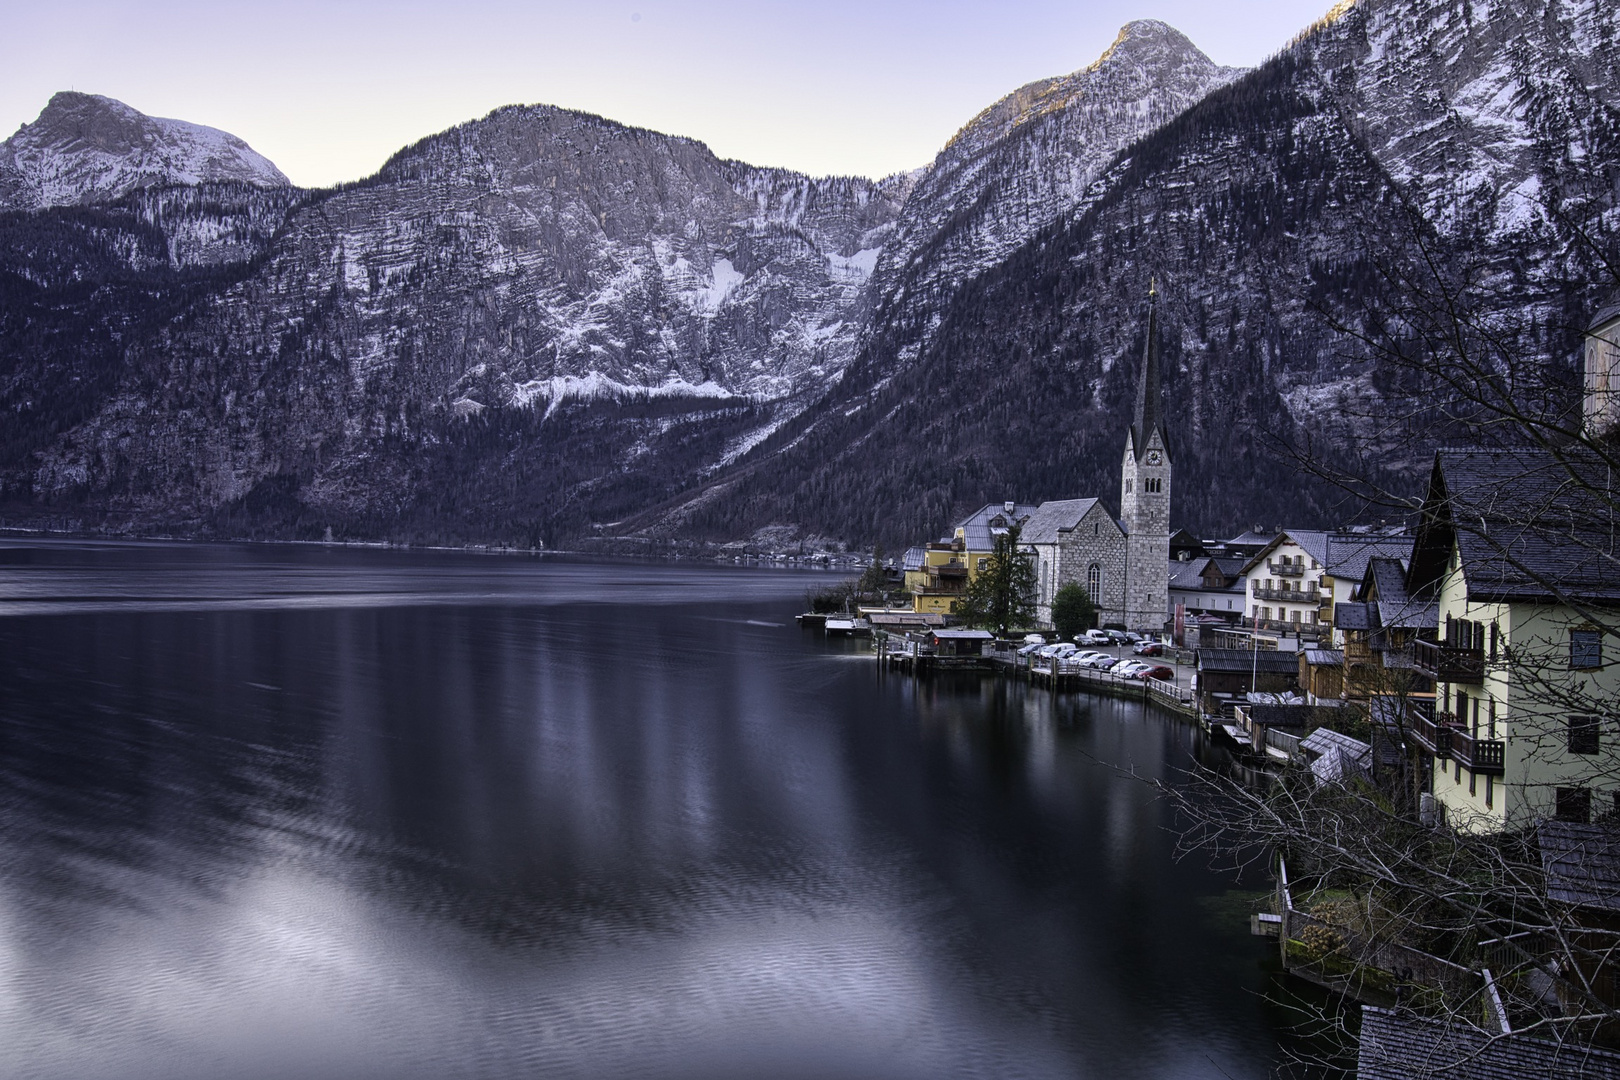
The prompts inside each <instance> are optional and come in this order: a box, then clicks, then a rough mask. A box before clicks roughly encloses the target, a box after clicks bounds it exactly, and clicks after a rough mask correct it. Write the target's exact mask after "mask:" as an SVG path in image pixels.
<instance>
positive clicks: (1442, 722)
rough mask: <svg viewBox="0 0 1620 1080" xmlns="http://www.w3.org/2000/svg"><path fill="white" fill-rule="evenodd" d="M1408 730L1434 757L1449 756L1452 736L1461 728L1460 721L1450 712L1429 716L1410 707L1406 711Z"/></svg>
mask: <svg viewBox="0 0 1620 1080" xmlns="http://www.w3.org/2000/svg"><path fill="white" fill-rule="evenodd" d="M1407 719H1408V721H1409V723H1410V728H1409V730H1410V731H1411V733H1412V737H1413V738H1415V739H1416V740H1417V741H1418V744H1419V745H1420V746H1422V747H1423V749H1425V750H1427V751H1428V752H1429V753H1431V754H1433V755H1434V756H1435V757H1450V756H1451V744H1452V737H1453V736H1455V735H1457V734H1458V733H1460V732H1461V731H1462V730H1463V726H1462V722H1461V721H1459V720H1458V719H1457V718H1456V717H1455V716H1453V715H1452V714H1451V713H1440V714H1439V715H1438V716H1430V715H1428V714H1427V713H1425V712H1421V711H1419V710H1416V709H1410V710H1408V712H1407Z"/></svg>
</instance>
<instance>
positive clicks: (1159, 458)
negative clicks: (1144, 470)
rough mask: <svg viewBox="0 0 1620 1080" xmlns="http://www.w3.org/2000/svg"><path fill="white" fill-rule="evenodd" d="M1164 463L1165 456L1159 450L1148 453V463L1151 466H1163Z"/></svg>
mask: <svg viewBox="0 0 1620 1080" xmlns="http://www.w3.org/2000/svg"><path fill="white" fill-rule="evenodd" d="M1163 461H1164V455H1163V454H1161V453H1159V452H1158V451H1157V450H1149V451H1148V458H1147V463H1148V464H1149V465H1159V464H1162V463H1163Z"/></svg>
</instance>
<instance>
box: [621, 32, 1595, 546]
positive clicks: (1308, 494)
mask: <svg viewBox="0 0 1620 1080" xmlns="http://www.w3.org/2000/svg"><path fill="white" fill-rule="evenodd" d="M1617 39H1620V7H1617V6H1615V5H1614V4H1612V3H1608V2H1606V0H1566V2H1556V0H1533V2H1531V3H1523V4H1512V5H1510V4H1504V3H1486V2H1484V0H1474V2H1458V0H1362V2H1360V3H1355V4H1350V3H1346V4H1341V5H1339V6H1338V7H1337V8H1335V9H1334V10H1333V11H1332V12H1330V13H1329V14H1328V16H1327V17H1326V18H1324V19H1323V20H1322V21H1321V22H1320V23H1318V24H1317V25H1316V26H1314V27H1312V28H1311V29H1310V30H1309V31H1308V32H1306V33H1305V34H1303V35H1301V37H1300V38H1299V39H1298V40H1297V41H1296V42H1295V43H1294V44H1293V45H1292V46H1291V47H1290V48H1288V49H1286V50H1285V51H1284V52H1283V53H1281V54H1280V55H1278V56H1277V57H1275V58H1273V59H1272V60H1271V61H1269V62H1267V63H1266V64H1265V65H1263V66H1262V67H1261V68H1259V69H1257V70H1255V71H1254V72H1251V73H1249V74H1247V75H1244V76H1242V77H1240V78H1238V79H1235V80H1232V81H1227V80H1226V79H1225V77H1224V76H1209V77H1211V78H1212V80H1213V81H1215V82H1216V83H1217V85H1215V86H1214V88H1213V89H1211V90H1210V91H1209V92H1208V93H1207V94H1205V95H1203V96H1202V97H1200V98H1199V99H1198V100H1197V101H1195V102H1193V103H1191V104H1190V105H1189V106H1188V107H1187V108H1185V109H1184V110H1182V111H1180V112H1179V113H1178V114H1177V115H1175V116H1173V117H1171V118H1169V119H1168V120H1167V122H1165V123H1163V124H1162V125H1160V126H1157V127H1156V128H1154V129H1153V130H1151V131H1147V132H1145V133H1142V134H1141V136H1140V137H1139V138H1137V139H1135V140H1134V141H1132V142H1130V143H1129V144H1128V145H1123V146H1121V147H1120V149H1119V152H1118V153H1116V154H1113V155H1112V156H1111V157H1110V158H1109V159H1108V160H1107V161H1106V162H1105V163H1104V165H1103V166H1102V167H1101V168H1100V169H1099V170H1098V171H1097V172H1096V173H1095V174H1094V176H1093V178H1092V179H1091V181H1090V183H1089V185H1088V187H1087V188H1086V189H1085V190H1084V191H1083V193H1081V195H1080V197H1079V198H1077V199H1075V200H1074V201H1073V203H1072V204H1071V205H1070V207H1069V208H1068V209H1067V210H1066V211H1064V212H1062V213H1061V214H1059V215H1057V216H1056V218H1055V220H1051V221H1049V222H1047V223H1045V227H1037V228H1036V229H1034V230H1032V231H1030V232H1028V233H1025V234H1023V235H1024V236H1026V237H1027V239H1026V240H1025V241H1024V242H1023V243H1021V244H1020V245H1019V246H1017V247H1016V248H1014V249H1013V250H1012V251H1011V252H1010V253H1001V254H999V255H997V256H993V257H991V258H988V259H984V260H982V261H976V260H975V259H973V258H971V257H965V256H963V255H961V254H960V252H961V251H962V250H974V245H971V244H963V245H962V246H961V248H957V247H953V245H952V244H951V243H949V242H948V241H947V242H940V241H937V240H931V241H930V242H929V243H927V244H924V245H921V246H920V247H918V248H917V249H916V251H917V253H916V254H914V255H909V256H908V257H909V259H910V272H909V278H901V279H899V280H900V281H901V284H902V285H904V283H905V282H906V281H907V280H909V281H917V282H933V283H935V284H933V285H931V286H930V287H928V288H909V289H902V288H899V287H892V286H890V284H889V280H888V279H887V278H886V277H885V276H884V272H885V267H883V266H880V269H879V284H880V285H883V286H886V287H891V288H892V292H891V293H890V294H889V295H888V296H887V297H886V298H885V302H884V303H882V304H881V305H879V306H878V307H877V308H876V310H875V313H874V317H873V320H872V322H871V324H870V325H869V327H868V329H867V332H866V336H865V337H864V338H863V347H862V351H861V353H860V354H859V355H858V356H857V359H856V360H855V362H854V363H853V364H852V366H851V367H850V368H848V369H846V375H845V377H844V378H843V379H842V380H840V382H839V383H838V384H837V385H836V386H835V387H834V388H833V390H832V391H831V392H830V393H829V395H828V397H827V399H826V400H825V401H824V402H822V403H820V404H819V405H818V406H817V407H816V408H815V409H813V410H810V411H809V412H807V413H806V414H805V415H804V416H803V417H802V418H801V419H800V420H799V421H798V422H797V423H795V424H794V425H791V426H789V427H786V428H784V429H783V431H782V432H781V433H780V435H779V436H778V437H777V439H776V440H775V441H774V442H773V443H772V444H770V445H768V446H766V447H763V448H762V449H763V450H767V451H773V456H771V457H770V458H767V459H762V460H760V461H758V462H757V463H753V467H751V468H750V469H748V470H747V471H745V472H739V473H737V474H736V475H735V476H722V477H721V478H720V479H719V481H718V482H717V483H716V484H715V485H714V488H715V489H718V490H713V489H703V491H702V495H701V497H699V498H695V499H693V500H692V503H691V506H692V509H691V511H690V512H687V511H686V510H684V509H678V510H670V511H664V512H661V513H660V514H655V515H648V516H646V517H645V518H643V519H640V520H638V521H637V522H635V523H634V524H635V525H636V526H637V527H641V528H646V529H648V530H650V531H652V532H653V533H655V534H656V533H657V532H658V531H659V530H660V529H667V528H670V527H672V526H673V527H675V528H677V529H679V530H685V531H687V532H689V533H695V534H697V535H706V536H711V537H717V538H718V537H728V536H738V535H741V536H746V535H749V534H750V533H751V532H752V531H754V530H757V529H761V528H769V529H772V530H774V532H776V533H779V532H780V530H781V529H783V528H787V527H798V528H802V529H804V530H806V531H808V532H813V533H818V534H822V535H834V536H851V537H859V538H863V539H864V538H870V537H881V538H883V539H884V540H885V542H887V543H890V544H893V543H895V542H898V541H903V540H905V539H906V538H907V537H909V538H912V539H915V538H916V537H918V536H928V535H936V534H937V533H938V532H939V531H941V530H942V529H943V527H944V526H945V524H946V522H948V521H949V520H950V517H951V515H952V514H953V513H955V512H957V511H959V510H960V509H961V508H962V507H965V506H975V505H983V504H984V503H985V502H987V501H991V500H995V499H1002V498H1016V499H1019V500H1020V501H1039V500H1041V499H1045V498H1055V497H1067V496H1073V495H1075V494H1092V493H1098V494H1103V495H1105V496H1106V495H1108V494H1109V493H1111V492H1112V491H1114V490H1116V485H1117V482H1118V481H1117V466H1118V454H1119V446H1120V439H1121V437H1122V436H1121V432H1122V430H1123V429H1122V426H1121V424H1122V421H1121V419H1120V418H1121V417H1123V416H1125V415H1128V409H1129V404H1130V393H1131V388H1132V385H1133V384H1132V382H1131V373H1132V371H1133V369H1134V358H1135V357H1137V356H1140V354H1141V349H1142V339H1141V333H1142V323H1143V315H1142V311H1143V307H1142V305H1143V298H1144V297H1145V296H1146V293H1147V288H1148V283H1149V279H1150V278H1151V277H1153V276H1157V277H1158V280H1159V290H1160V294H1161V297H1162V300H1161V305H1160V326H1161V329H1162V332H1163V347H1164V352H1165V356H1166V360H1167V371H1166V382H1165V385H1166V392H1167V394H1168V396H1169V399H1170V407H1169V410H1168V415H1169V416H1170V417H1171V418H1172V422H1173V424H1174V428H1173V430H1172V433H1171V434H1172V440H1171V441H1172V446H1173V447H1174V448H1175V450H1176V451H1177V463H1178V464H1177V467H1178V480H1177V487H1176V491H1177V494H1176V505H1175V507H1174V513H1175V515H1176V517H1177V519H1178V521H1180V522H1181V523H1184V524H1187V525H1189V526H1191V527H1193V528H1209V529H1225V528H1237V527H1241V526H1244V525H1248V524H1252V523H1253V522H1255V521H1265V522H1266V523H1267V524H1276V523H1277V522H1279V521H1282V520H1285V519H1286V520H1293V521H1298V520H1302V519H1308V518H1310V517H1312V515H1320V519H1321V520H1323V521H1330V520H1334V519H1335V516H1336V515H1338V514H1342V513H1344V512H1346V511H1345V508H1344V507H1343V506H1338V505H1330V503H1331V497H1332V494H1333V493H1332V492H1330V491H1326V490H1325V489H1320V490H1313V489H1312V486H1311V482H1310V478H1309V477H1307V476H1304V475H1302V474H1301V470H1300V468H1299V467H1298V465H1297V464H1294V463H1291V462H1290V461H1288V460H1287V459H1286V458H1285V457H1282V456H1280V454H1279V450H1278V445H1277V444H1278V442H1279V441H1287V442H1291V443H1293V444H1294V445H1306V444H1310V445H1312V446H1314V447H1316V448H1317V452H1322V449H1321V448H1323V447H1327V448H1329V450H1330V452H1332V453H1337V454H1342V455H1343V460H1344V462H1345V465H1346V467H1352V468H1357V469H1365V468H1368V467H1377V466H1378V465H1380V464H1381V465H1383V466H1386V467H1389V468H1392V469H1395V470H1397V475H1396V478H1395V480H1394V481H1393V482H1396V483H1398V482H1399V480H1398V476H1399V475H1404V474H1407V473H1411V471H1412V465H1413V463H1412V461H1411V460H1409V459H1405V460H1403V459H1401V458H1399V457H1395V456H1392V455H1394V454H1395V453H1396V451H1397V449H1399V450H1401V451H1404V452H1406V453H1413V452H1416V453H1418V454H1419V455H1421V450H1422V448H1421V445H1407V446H1404V447H1399V448H1397V447H1395V446H1393V445H1391V444H1389V443H1388V442H1386V441H1381V440H1384V439H1385V436H1384V434H1383V431H1384V429H1385V420H1384V419H1382V418H1381V417H1382V416H1383V415H1387V413H1388V412H1397V413H1398V412H1400V411H1402V410H1403V409H1406V408H1408V407H1409V404H1410V403H1409V402H1408V401H1406V400H1405V399H1403V398H1402V397H1401V393H1402V390H1401V386H1402V384H1401V382H1400V380H1399V379H1394V378H1386V379H1380V378H1379V377H1378V373H1377V372H1376V371H1374V370H1373V369H1372V368H1370V367H1369V366H1368V365H1365V364H1360V363H1357V362H1356V360H1355V353H1356V348H1355V344H1354V342H1353V341H1351V340H1349V339H1346V338H1344V337H1342V336H1340V335H1338V334H1335V333H1334V332H1333V331H1332V329H1331V327H1330V325H1329V324H1328V321H1327V320H1326V319H1325V318H1324V317H1323V312H1324V310H1326V311H1331V312H1333V313H1334V314H1335V315H1336V316H1337V317H1339V318H1341V319H1343V320H1345V321H1347V322H1350V323H1352V324H1354V323H1356V322H1358V321H1361V320H1365V319H1368V318H1369V317H1372V316H1376V315H1379V314H1380V313H1382V314H1383V315H1385V316H1387V315H1388V314H1389V313H1390V312H1392V311H1398V310H1399V308H1400V307H1401V305H1402V304H1403V303H1404V302H1405V301H1406V299H1407V298H1405V297H1402V296H1401V295H1399V293H1400V290H1398V289H1395V288H1394V287H1393V286H1392V285H1391V284H1390V283H1391V282H1392V281H1393V280H1396V279H1397V278H1398V275H1401V274H1410V277H1411V279H1412V280H1422V278H1423V275H1424V273H1425V272H1426V271H1425V259H1427V260H1432V262H1431V263H1430V265H1435V266H1440V267H1443V268H1444V272H1445V273H1447V274H1448V275H1451V276H1452V277H1453V279H1454V281H1455V282H1457V283H1459V284H1460V283H1466V284H1467V288H1468V289H1469V290H1470V292H1471V294H1472V295H1473V296H1475V297H1476V298H1477V299H1478V300H1479V302H1480V303H1482V304H1483V305H1484V307H1485V311H1486V313H1487V315H1489V313H1490V310H1491V308H1492V306H1493V305H1494V307H1495V308H1496V310H1497V311H1499V312H1500V313H1501V314H1502V315H1503V316H1504V322H1503V326H1504V327H1505V326H1506V325H1508V324H1509V323H1511V324H1512V325H1514V326H1516V327H1521V328H1523V332H1524V333H1525V335H1526V336H1525V337H1524V338H1523V340H1522V341H1521V342H1520V343H1519V347H1520V348H1521V349H1522V351H1523V353H1524V355H1526V356H1528V357H1536V356H1546V357H1550V358H1553V359H1555V360H1558V361H1560V362H1562V361H1563V360H1564V358H1566V357H1568V356H1570V355H1572V353H1573V350H1574V348H1575V346H1576V344H1577V342H1578V337H1579V330H1580V327H1581V326H1583V325H1584V319H1585V317H1586V316H1587V315H1588V314H1589V313H1590V311H1591V310H1592V305H1593V304H1594V303H1595V302H1596V301H1597V300H1598V299H1599V298H1600V297H1601V295H1602V294H1604V293H1605V292H1607V291H1608V290H1611V289H1613V288H1614V287H1615V285H1616V284H1620V282H1617V281H1616V280H1615V277H1614V273H1615V272H1614V270H1613V267H1615V266H1620V251H1616V250H1615V240H1614V239H1613V238H1614V237H1615V236H1617V235H1620V232H1617V227H1620V210H1617V207H1620V66H1617V65H1615V64H1614V63H1613V62H1612V58H1613V57H1614V56H1615V55H1620V40H1617ZM1105 66H1106V63H1105V64H1103V65H1099V68H1098V70H1099V71H1100V70H1102V68H1103V67H1105ZM1206 70H1207V69H1206ZM1009 111H1012V112H1017V111H1018V110H1009ZM991 130H992V132H994V131H995V129H994V128H992V129H991ZM964 134H966V133H964ZM985 141H989V142H991V143H992V144H994V135H992V137H991V138H990V139H988V140H985ZM949 155H950V151H947V152H946V154H945V155H942V160H941V162H940V163H937V164H936V165H935V167H934V171H933V173H932V174H931V175H930V176H929V177H928V178H927V179H926V180H925V181H924V182H922V183H920V184H919V185H918V188H917V191H916V192H915V193H914V194H913V197H912V200H911V201H910V202H909V203H908V205H907V206H906V208H905V210H904V211H903V212H902V216H901V222H902V224H901V226H900V233H901V235H902V236H906V235H908V234H907V233H906V229H907V223H909V222H911V221H914V220H917V219H919V218H922V217H925V216H931V215H937V216H938V218H939V219H941V220H944V221H947V222H949V221H951V220H952V218H951V215H950V212H949V209H948V208H950V205H951V204H949V203H941V204H940V206H939V208H938V209H937V210H936V208H935V207H934V206H933V205H931V204H929V203H927V202H926V200H928V199H929V194H930V192H931V191H933V190H935V189H937V188H938V187H939V186H940V185H942V184H943V183H944V182H945V177H946V176H947V175H948V174H949V170H950V166H949V165H948V164H946V162H945V158H947V157H948V156H949ZM990 174H991V180H990V181H989V182H987V183H986V184H985V185H984V188H985V190H986V191H987V192H988V194H987V195H986V196H985V197H984V203H985V204H986V205H988V206H991V207H995V209H996V213H998V214H1000V215H1002V216H1003V217H1006V216H1010V215H1012V214H1014V213H1016V212H1017V210H1018V209H1019V208H1021V207H1022V206H1023V205H1024V204H1025V201H1026V200H1027V199H1028V198H1029V195H1028V194H1027V186H1026V187H1025V188H1024V189H1023V192H1024V193H1022V194H1020V195H1019V196H1018V197H1017V198H1014V199H1011V200H1009V204H1008V205H1007V206H1006V207H1001V206H999V205H998V199H999V195H998V188H997V187H996V185H997V184H999V183H1002V182H1012V181H1014V180H1015V178H1016V177H1018V176H1020V175H1022V173H1021V172H1020V171H1019V170H1016V169H1014V170H1011V171H1009V172H1008V174H1007V176H1006V177H1005V178H1004V177H1003V175H1002V172H1001V169H1000V168H999V167H998V168H996V169H992V170H990ZM975 205H977V204H975ZM985 216H986V217H988V216H989V215H985ZM992 235H993V233H992ZM1419 246H1421V247H1422V248H1423V250H1416V248H1417V247H1419ZM986 249H987V248H984V247H981V248H980V249H979V250H986ZM906 250H908V249H907V248H906V247H905V245H904V241H902V240H897V242H896V245H895V247H894V248H892V249H891V252H892V255H891V256H889V257H892V258H894V259H896V260H898V259H899V258H900V252H902V251H906ZM1403 260H1409V261H1406V262H1403ZM1605 260H1607V269H1605ZM1392 273H1393V274H1394V275H1397V277H1391V276H1390V275H1391V274H1392ZM1504 332H1505V331H1504ZM874 507H882V508H887V510H888V511H889V513H890V515H891V516H890V517H887V518H879V517H876V516H874V509H873V508H874Z"/></svg>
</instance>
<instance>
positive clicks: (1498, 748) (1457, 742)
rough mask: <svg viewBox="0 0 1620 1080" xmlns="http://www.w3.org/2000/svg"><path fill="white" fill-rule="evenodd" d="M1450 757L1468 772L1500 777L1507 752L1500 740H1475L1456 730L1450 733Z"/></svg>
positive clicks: (1462, 731)
mask: <svg viewBox="0 0 1620 1080" xmlns="http://www.w3.org/2000/svg"><path fill="white" fill-rule="evenodd" d="M1451 757H1452V759H1453V760H1455V761H1456V762H1457V763H1458V764H1460V765H1461V766H1462V767H1463V768H1465V769H1467V770H1468V771H1469V772H1476V773H1492V774H1494V775H1496V776H1501V775H1502V773H1503V771H1504V767H1505V766H1504V762H1505V760H1506V757H1507V751H1506V746H1505V744H1504V743H1503V742H1502V740H1500V739H1476V738H1474V737H1473V736H1472V735H1470V734H1468V732H1466V731H1464V730H1463V729H1462V728H1458V729H1457V730H1455V731H1453V732H1452V733H1451Z"/></svg>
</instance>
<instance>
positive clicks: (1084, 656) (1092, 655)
mask: <svg viewBox="0 0 1620 1080" xmlns="http://www.w3.org/2000/svg"><path fill="white" fill-rule="evenodd" d="M1099 657H1108V659H1109V660H1112V659H1113V657H1112V656H1108V654H1107V653H1105V652H1098V651H1097V650H1095V649H1085V650H1082V651H1081V652H1077V653H1075V654H1074V655H1073V656H1071V657H1069V659H1070V660H1078V661H1080V663H1082V664H1089V663H1091V662H1092V661H1093V660H1096V659H1097V658H1099Z"/></svg>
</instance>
